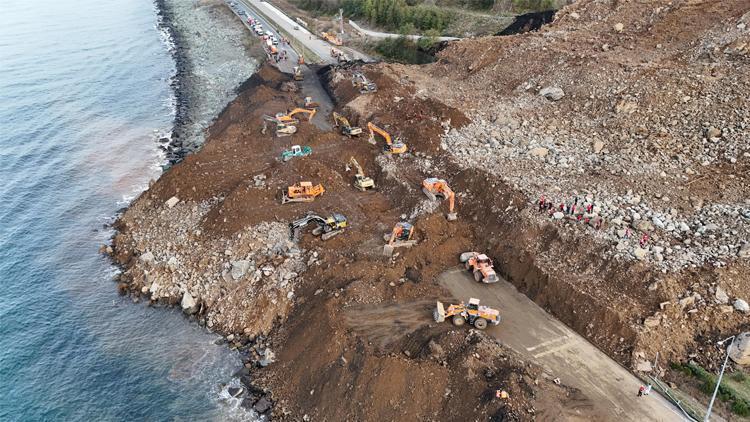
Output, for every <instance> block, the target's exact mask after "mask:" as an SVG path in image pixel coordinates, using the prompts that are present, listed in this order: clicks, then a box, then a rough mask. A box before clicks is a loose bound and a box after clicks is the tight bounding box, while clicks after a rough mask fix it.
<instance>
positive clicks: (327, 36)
mask: <svg viewBox="0 0 750 422" xmlns="http://www.w3.org/2000/svg"><path fill="white" fill-rule="evenodd" d="M320 35H322V36H323V38H324V39H325V40H326V41H328V42H329V43H331V44H333V45H337V46H342V45H344V42H343V41H341V38H338V37H337V36H335V35H333V34H329V33H328V32H321V33H320Z"/></svg>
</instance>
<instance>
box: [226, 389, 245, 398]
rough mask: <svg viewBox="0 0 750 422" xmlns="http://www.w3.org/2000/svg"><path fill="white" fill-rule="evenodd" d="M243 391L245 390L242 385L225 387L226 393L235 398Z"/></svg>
mask: <svg viewBox="0 0 750 422" xmlns="http://www.w3.org/2000/svg"><path fill="white" fill-rule="evenodd" d="M244 392H245V390H244V389H243V388H242V387H229V388H227V393H229V395H230V396H231V397H235V398H237V397H239V396H240V395H241V394H242V393H244Z"/></svg>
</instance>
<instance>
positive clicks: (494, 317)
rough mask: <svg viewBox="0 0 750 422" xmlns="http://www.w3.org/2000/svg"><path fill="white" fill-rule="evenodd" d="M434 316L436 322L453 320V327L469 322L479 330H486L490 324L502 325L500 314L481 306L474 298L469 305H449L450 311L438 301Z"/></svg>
mask: <svg viewBox="0 0 750 422" xmlns="http://www.w3.org/2000/svg"><path fill="white" fill-rule="evenodd" d="M432 316H433V318H435V322H443V321H445V319H446V318H451V320H452V322H453V325H455V326H457V327H460V326H462V325H464V324H465V323H466V322H468V323H469V324H471V325H473V326H474V328H476V329H477V330H484V329H485V328H487V326H488V325H489V324H492V325H498V324H500V312H499V311H498V310H496V309H492V308H490V307H488V306H481V305H480V304H479V299H474V298H470V299H469V303H463V302H462V303H460V304H458V305H449V306H448V309H445V306H444V305H443V302H440V301H438V302H437V307H436V308H435V310H434V311H433V313H432Z"/></svg>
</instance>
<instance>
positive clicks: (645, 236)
mask: <svg viewBox="0 0 750 422" xmlns="http://www.w3.org/2000/svg"><path fill="white" fill-rule="evenodd" d="M647 243H648V233H643V236H641V241H640V245H641V248H643V247H645V246H646V244H647Z"/></svg>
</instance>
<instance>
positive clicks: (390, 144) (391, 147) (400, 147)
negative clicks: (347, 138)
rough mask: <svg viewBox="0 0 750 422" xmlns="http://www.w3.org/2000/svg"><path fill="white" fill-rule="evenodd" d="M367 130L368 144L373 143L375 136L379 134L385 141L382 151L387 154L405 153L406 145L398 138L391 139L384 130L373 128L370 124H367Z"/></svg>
mask: <svg viewBox="0 0 750 422" xmlns="http://www.w3.org/2000/svg"><path fill="white" fill-rule="evenodd" d="M367 129H369V130H370V139H369V140H370V142H371V143H375V134H376V133H377V134H379V135H380V136H382V137H383V139H385V147H384V148H383V150H384V151H385V152H387V153H389V154H402V153H404V152H406V144H404V143H403V142H402V141H401V139H400V138H395V139H391V135H390V134H389V133H388V132H386V131H385V130H383V129H381V128H379V127H377V126H375V125H374V124H372V122H369V123H367Z"/></svg>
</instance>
